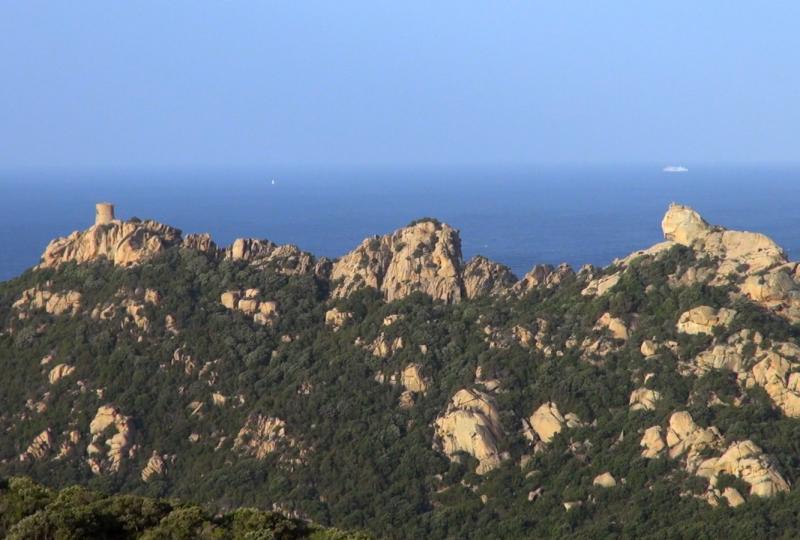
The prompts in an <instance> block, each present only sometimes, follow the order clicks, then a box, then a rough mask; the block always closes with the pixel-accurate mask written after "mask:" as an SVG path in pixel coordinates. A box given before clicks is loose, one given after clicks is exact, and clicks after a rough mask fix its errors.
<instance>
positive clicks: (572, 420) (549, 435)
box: [523, 401, 584, 450]
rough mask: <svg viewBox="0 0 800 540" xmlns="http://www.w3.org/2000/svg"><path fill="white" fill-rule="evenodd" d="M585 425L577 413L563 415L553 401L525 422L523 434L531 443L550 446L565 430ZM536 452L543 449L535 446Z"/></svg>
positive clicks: (541, 406) (543, 405)
mask: <svg viewBox="0 0 800 540" xmlns="http://www.w3.org/2000/svg"><path fill="white" fill-rule="evenodd" d="M583 425H584V424H583V422H581V419H580V418H579V417H578V415H576V414H575V413H567V414H566V415H562V414H561V411H559V410H558V405H556V404H555V403H553V402H552V401H548V402H547V403H543V404H542V405H540V406H539V408H538V409H536V410H535V411H534V413H533V414H532V415H531V416H530V418H528V419H527V420H525V421H523V433H524V434H525V436H526V437H527V438H528V440H530V441H541V442H542V443H544V444H549V443H550V442H552V441H553V438H554V437H555V436H556V435H557V434H559V433H561V430H563V429H564V428H577V427H582V426H583ZM534 448H535V449H536V450H541V449H543V447H541V446H535V447H534Z"/></svg>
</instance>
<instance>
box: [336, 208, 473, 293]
mask: <svg viewBox="0 0 800 540" xmlns="http://www.w3.org/2000/svg"><path fill="white" fill-rule="evenodd" d="M462 264H463V263H462V257H461V239H460V238H459V235H458V231H456V230H455V229H453V228H452V227H450V226H449V225H447V224H444V223H439V222H437V221H433V220H423V221H420V222H417V223H414V224H412V225H409V226H408V227H405V228H403V229H399V230H397V231H395V232H394V233H392V234H388V235H385V236H379V237H373V238H368V239H366V240H364V241H363V242H362V243H361V245H360V246H358V247H357V248H356V249H354V250H353V251H351V252H350V253H348V254H347V255H345V256H344V257H342V258H341V259H339V260H338V261H336V262H335V263H334V265H333V269H332V271H331V281H332V282H333V283H334V284H335V285H334V288H333V291H332V295H333V296H334V297H336V298H338V297H343V296H347V295H349V294H350V293H352V292H353V291H356V290H358V289H360V288H362V287H373V288H375V289H378V290H379V291H381V292H382V293H383V295H384V297H385V298H386V300H388V301H392V300H396V299H399V298H404V297H406V296H408V295H409V294H411V293H414V292H422V293H426V294H428V295H430V296H431V297H433V298H435V299H437V300H443V301H445V302H448V303H454V302H458V301H460V300H461V299H462V298H463V297H464V296H465V294H464V287H463V283H462V279H461V267H462Z"/></svg>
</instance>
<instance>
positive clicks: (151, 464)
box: [141, 450, 167, 482]
mask: <svg viewBox="0 0 800 540" xmlns="http://www.w3.org/2000/svg"><path fill="white" fill-rule="evenodd" d="M166 469H167V464H166V462H165V461H164V458H163V457H161V455H160V454H159V453H158V452H156V451H155V450H153V453H152V454H151V455H150V459H148V460H147V464H146V465H145V466H144V468H143V469H142V474H141V478H142V481H143V482H149V481H150V479H151V478H153V477H154V476H162V475H163V474H164V473H165V472H166Z"/></svg>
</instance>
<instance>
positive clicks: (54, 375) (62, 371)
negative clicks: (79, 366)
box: [47, 364, 75, 384]
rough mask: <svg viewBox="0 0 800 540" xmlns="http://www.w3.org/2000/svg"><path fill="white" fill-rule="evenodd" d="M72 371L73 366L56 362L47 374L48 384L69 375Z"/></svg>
mask: <svg viewBox="0 0 800 540" xmlns="http://www.w3.org/2000/svg"><path fill="white" fill-rule="evenodd" d="M73 371H75V367H74V366H69V365H67V364H58V365H57V366H55V367H53V369H51V370H50V374H49V375H48V377H47V379H48V380H49V381H50V384H56V383H57V382H58V381H60V380H61V379H63V378H64V377H66V376H68V375H71V374H72V372H73Z"/></svg>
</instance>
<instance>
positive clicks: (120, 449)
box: [86, 404, 135, 474]
mask: <svg viewBox="0 0 800 540" xmlns="http://www.w3.org/2000/svg"><path fill="white" fill-rule="evenodd" d="M109 428H113V434H112V435H111V436H110V437H107V435H108V432H107V430H108V429H109ZM89 433H90V435H91V437H92V440H91V443H90V444H89V446H88V447H87V449H86V451H87V453H88V454H89V459H88V463H89V467H90V468H91V469H92V472H93V473H95V474H101V473H103V472H117V471H119V469H120V466H121V465H122V461H123V460H124V459H126V458H131V457H133V455H134V453H135V447H134V446H133V445H132V439H133V426H132V424H131V421H130V418H129V417H127V416H124V415H123V414H122V413H121V412H120V411H119V409H118V408H117V407H115V406H114V405H111V404H109V405H103V406H101V407H100V408H98V409H97V414H95V417H94V419H92V422H91V424H89ZM104 439H105V440H104ZM105 447H108V448H107V449H106V448H105Z"/></svg>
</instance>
